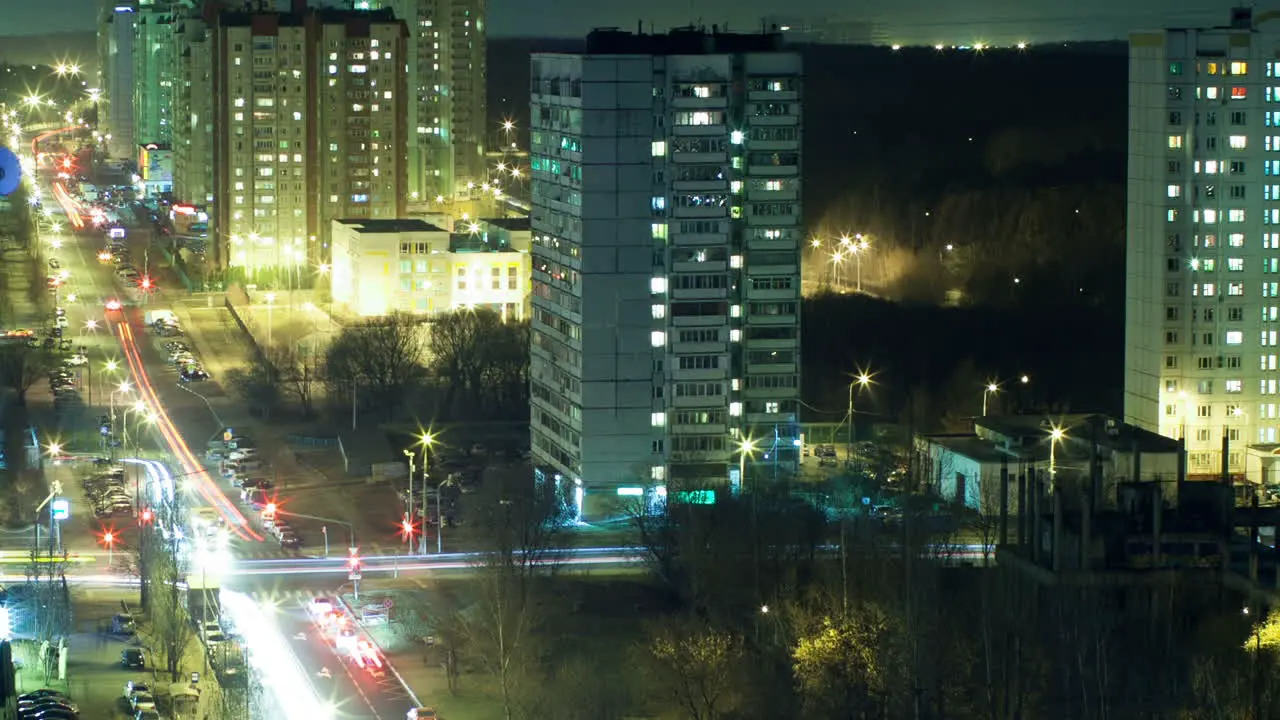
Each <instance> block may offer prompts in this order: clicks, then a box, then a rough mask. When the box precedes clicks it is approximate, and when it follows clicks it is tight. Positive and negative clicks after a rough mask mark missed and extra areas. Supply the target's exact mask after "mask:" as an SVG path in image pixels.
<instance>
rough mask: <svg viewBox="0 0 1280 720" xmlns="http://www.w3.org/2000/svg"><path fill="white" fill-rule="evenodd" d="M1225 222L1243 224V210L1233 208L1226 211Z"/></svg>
mask: <svg viewBox="0 0 1280 720" xmlns="http://www.w3.org/2000/svg"><path fill="white" fill-rule="evenodd" d="M1227 222H1231V223H1242V222H1244V209H1243V208H1234V209H1232V210H1228V211H1227Z"/></svg>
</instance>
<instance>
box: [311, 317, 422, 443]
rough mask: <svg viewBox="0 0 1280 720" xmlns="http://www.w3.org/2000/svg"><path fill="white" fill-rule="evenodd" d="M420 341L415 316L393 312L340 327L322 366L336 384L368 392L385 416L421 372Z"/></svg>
mask: <svg viewBox="0 0 1280 720" xmlns="http://www.w3.org/2000/svg"><path fill="white" fill-rule="evenodd" d="M422 355H423V340H422V332H421V329H420V324H419V321H418V319H417V318H415V317H413V316H412V315H409V314H407V313H393V314H391V315H388V316H386V317H381V318H375V319H373V320H370V321H369V322H367V323H363V324H361V325H350V326H347V327H345V328H343V330H342V334H341V335H339V336H338V337H337V338H336V339H335V340H334V341H333V343H331V344H330V345H329V349H328V352H327V354H326V356H325V366H326V368H327V369H328V374H329V379H330V381H331V382H333V383H336V384H338V385H339V386H341V385H345V386H346V387H359V388H361V389H362V390H363V389H367V391H368V392H369V393H370V394H371V395H372V398H371V400H372V402H373V404H375V405H377V406H378V407H380V408H382V409H383V410H384V412H385V417H387V418H388V419H390V418H393V417H395V413H396V411H397V410H399V409H400V407H401V406H402V405H403V403H404V401H405V391H407V390H408V389H409V388H410V387H411V386H412V385H413V383H414V382H416V381H417V380H418V378H419V377H420V376H421V373H422Z"/></svg>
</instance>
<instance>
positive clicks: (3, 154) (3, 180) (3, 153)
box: [0, 147, 22, 195]
mask: <svg viewBox="0 0 1280 720" xmlns="http://www.w3.org/2000/svg"><path fill="white" fill-rule="evenodd" d="M21 180H22V165H20V164H19V163H18V156H17V155H14V154H13V151H12V150H10V149H9V148H6V147H0V195H8V194H10V193H12V192H13V191H14V190H17V189H18V183H19V182H20V181H21Z"/></svg>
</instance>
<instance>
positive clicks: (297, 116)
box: [293, 110, 302, 120]
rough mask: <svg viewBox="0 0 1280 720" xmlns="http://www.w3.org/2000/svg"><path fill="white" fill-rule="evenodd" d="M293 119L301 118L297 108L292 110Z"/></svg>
mask: <svg viewBox="0 0 1280 720" xmlns="http://www.w3.org/2000/svg"><path fill="white" fill-rule="evenodd" d="M293 119H294V120H301V119H302V113H300V112H298V111H297V110H294V111H293Z"/></svg>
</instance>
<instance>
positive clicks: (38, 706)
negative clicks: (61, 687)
mask: <svg viewBox="0 0 1280 720" xmlns="http://www.w3.org/2000/svg"><path fill="white" fill-rule="evenodd" d="M51 707H58V708H66V709H67V710H70V711H71V712H73V713H78V712H80V706H79V705H76V704H75V703H73V702H71V700H70V699H69V698H66V697H54V696H47V697H42V698H35V699H33V700H19V701H18V712H20V713H22V712H28V711H30V712H39V711H40V710H44V709H46V708H51Z"/></svg>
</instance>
